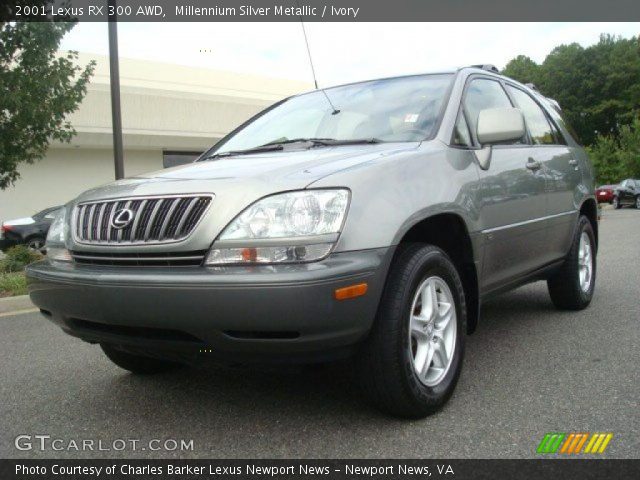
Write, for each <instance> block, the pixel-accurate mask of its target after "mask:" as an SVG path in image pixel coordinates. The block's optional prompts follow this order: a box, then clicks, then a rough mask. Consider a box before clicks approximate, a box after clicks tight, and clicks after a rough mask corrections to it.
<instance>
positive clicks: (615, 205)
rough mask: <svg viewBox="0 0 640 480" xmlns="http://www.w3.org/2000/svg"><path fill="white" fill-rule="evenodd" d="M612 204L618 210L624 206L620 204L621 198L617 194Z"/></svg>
mask: <svg viewBox="0 0 640 480" xmlns="http://www.w3.org/2000/svg"><path fill="white" fill-rule="evenodd" d="M611 204H612V205H613V208H615V209H616V210H617V209H619V208H620V207H622V205H620V199H619V198H618V197H617V196H615V197H613V201H612V202H611Z"/></svg>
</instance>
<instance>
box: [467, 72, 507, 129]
mask: <svg viewBox="0 0 640 480" xmlns="http://www.w3.org/2000/svg"><path fill="white" fill-rule="evenodd" d="M507 107H511V101H509V97H508V96H507V94H506V93H505V91H504V89H503V88H502V85H500V83H498V82H496V81H495V80H488V79H485V78H476V79H475V80H472V81H471V83H470V84H469V87H468V88H467V94H466V96H465V99H464V108H465V109H466V110H467V113H468V114H469V123H470V125H469V126H470V127H471V131H473V132H474V133H475V132H477V131H478V130H477V129H478V115H480V112H481V111H482V110H485V109H487V108H507Z"/></svg>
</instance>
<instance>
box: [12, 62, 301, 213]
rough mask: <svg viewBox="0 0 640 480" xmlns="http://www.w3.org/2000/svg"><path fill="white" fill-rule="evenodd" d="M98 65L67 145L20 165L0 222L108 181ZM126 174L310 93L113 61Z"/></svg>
mask: <svg viewBox="0 0 640 480" xmlns="http://www.w3.org/2000/svg"><path fill="white" fill-rule="evenodd" d="M90 60H95V61H96V62H97V66H96V70H95V74H94V76H93V78H92V80H91V83H90V85H89V86H88V89H87V95H86V97H85V99H84V101H83V102H82V104H81V105H80V108H79V109H78V111H76V112H75V113H74V114H73V115H71V116H70V117H69V120H70V121H71V123H72V124H73V126H74V128H75V129H76V131H77V135H76V136H75V137H74V138H73V139H72V141H71V144H70V145H60V144H52V145H51V147H50V149H49V151H48V152H47V156H46V158H45V159H43V160H42V161H41V162H38V163H36V164H34V165H21V166H20V167H19V172H20V174H21V178H20V179H19V180H18V181H17V182H16V185H15V186H14V187H9V188H8V189H7V190H5V191H0V222H1V221H2V220H9V219H12V218H16V217H22V216H26V215H31V214H33V213H35V212H37V211H39V210H42V209H44V208H47V207H51V206H55V205H60V204H64V203H66V202H67V201H69V200H71V199H73V198H74V197H76V196H77V195H78V194H79V193H81V192H83V191H84V190H87V189H89V188H91V187H95V186H98V185H101V184H104V183H108V182H110V181H112V180H113V175H114V167H113V153H112V145H113V144H112V142H113V138H112V133H111V100H110V87H109V62H108V58H107V57H103V56H95V55H85V54H81V55H80V58H79V63H80V64H83V65H86V64H87V63H88V62H89V61H90ZM120 83H121V105H122V130H123V144H124V150H125V175H126V176H132V175H136V174H138V173H142V172H147V171H151V170H158V169H161V168H162V152H163V150H174V151H175V150H178V151H193V152H200V151H204V150H206V149H207V148H208V147H210V146H211V145H213V144H214V143H215V142H216V141H217V140H219V139H220V138H221V137H222V136H224V135H226V134H227V133H228V132H229V131H231V130H232V129H233V128H235V127H236V126H238V125H239V124H241V123H242V122H244V121H245V120H246V119H248V118H249V117H251V116H252V115H254V114H255V113H257V112H259V111H260V110H262V109H264V108H265V107H266V106H268V105H270V104H272V103H275V102H276V101H278V100H280V99H282V98H284V97H287V96H289V95H294V94H296V93H300V92H302V91H305V90H309V89H310V88H311V85H310V84H308V83H306V82H299V81H291V80H284V79H277V78H268V77H259V76H255V75H245V74H238V73H233V72H224V71H217V70H210V69H203V68H191V67H184V66H179V65H171V64H166V63H159V62H148V61H142V60H130V59H120Z"/></svg>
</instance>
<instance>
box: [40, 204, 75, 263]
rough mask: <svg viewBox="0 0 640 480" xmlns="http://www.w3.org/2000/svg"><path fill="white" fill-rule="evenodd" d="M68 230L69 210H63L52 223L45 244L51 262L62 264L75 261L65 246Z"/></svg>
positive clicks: (59, 211)
mask: <svg viewBox="0 0 640 480" xmlns="http://www.w3.org/2000/svg"><path fill="white" fill-rule="evenodd" d="M67 228H68V227H67V209H66V208H61V209H60V210H58V212H57V213H56V217H55V219H54V220H53V222H51V226H50V227H49V232H48V233H47V241H46V242H45V249H46V251H47V258H49V259H50V260H58V261H62V262H70V261H72V260H73V259H72V258H71V254H70V253H69V251H68V250H67V249H66V248H65V244H64V242H65V237H66V235H67Z"/></svg>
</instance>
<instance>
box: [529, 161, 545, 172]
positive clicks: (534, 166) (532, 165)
mask: <svg viewBox="0 0 640 480" xmlns="http://www.w3.org/2000/svg"><path fill="white" fill-rule="evenodd" d="M541 167H542V164H541V163H540V162H538V161H537V160H534V159H533V158H530V159H529V160H527V168H528V169H529V170H531V171H532V172H535V171H536V170H540V168H541Z"/></svg>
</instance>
